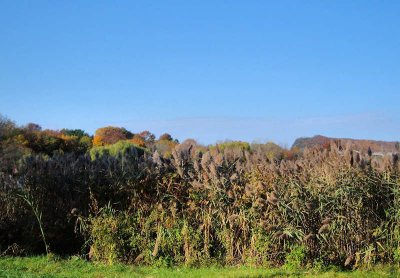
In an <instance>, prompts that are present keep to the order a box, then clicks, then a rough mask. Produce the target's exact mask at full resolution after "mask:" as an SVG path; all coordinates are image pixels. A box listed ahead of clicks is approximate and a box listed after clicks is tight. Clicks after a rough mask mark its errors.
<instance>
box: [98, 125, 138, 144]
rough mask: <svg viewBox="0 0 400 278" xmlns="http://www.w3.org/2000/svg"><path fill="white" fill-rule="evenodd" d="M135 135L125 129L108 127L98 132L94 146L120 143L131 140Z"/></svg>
mask: <svg viewBox="0 0 400 278" xmlns="http://www.w3.org/2000/svg"><path fill="white" fill-rule="evenodd" d="M132 136H133V134H132V133H131V132H130V131H128V130H126V129H125V128H123V127H114V126H106V127H102V128H99V129H97V130H96V133H95V135H94V137H93V146H106V145H111V144H115V143H117V142H118V141H121V140H126V139H131V138H132Z"/></svg>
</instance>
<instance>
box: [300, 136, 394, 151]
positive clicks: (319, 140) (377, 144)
mask: <svg viewBox="0 0 400 278" xmlns="http://www.w3.org/2000/svg"><path fill="white" fill-rule="evenodd" d="M331 142H334V143H337V144H339V145H341V146H342V147H346V146H349V147H351V149H354V150H358V151H361V152H367V151H368V148H371V151H372V152H374V153H387V152H398V151H399V146H400V145H399V142H388V141H375V140H360V139H349V138H330V137H325V136H322V135H316V136H314V137H302V138H298V139H296V141H295V142H294V143H293V146H292V147H297V148H300V149H304V148H310V147H318V146H320V147H327V146H329V145H330V144H331Z"/></svg>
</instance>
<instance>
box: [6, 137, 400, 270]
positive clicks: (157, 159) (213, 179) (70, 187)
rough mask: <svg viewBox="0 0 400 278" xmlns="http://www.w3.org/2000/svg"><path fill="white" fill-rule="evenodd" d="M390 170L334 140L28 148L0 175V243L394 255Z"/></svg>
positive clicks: (395, 219)
mask: <svg viewBox="0 0 400 278" xmlns="http://www.w3.org/2000/svg"><path fill="white" fill-rule="evenodd" d="M399 170H400V169H399V165H398V157H397V155H396V154H393V155H391V156H386V157H379V158H376V157H371V156H370V155H368V154H367V153H366V154H363V153H359V152H357V151H356V150H351V149H345V150H343V149H342V148H341V146H337V145H335V144H332V145H331V146H330V147H329V148H326V149H322V150H321V149H311V150H305V151H304V152H303V153H302V154H301V155H300V156H299V157H296V158H293V159H290V160H288V159H281V158H279V159H271V156H269V155H266V154H265V153H263V152H260V151H252V150H251V149H247V148H241V147H240V146H239V147H231V148H223V149H220V148H218V147H217V148H209V149H204V148H198V147H197V145H196V144H195V143H194V142H190V141H188V142H186V143H184V144H181V145H178V146H177V147H176V148H175V149H174V151H173V152H172V156H171V157H163V156H161V155H159V154H158V153H157V152H155V153H152V154H149V153H146V152H145V153H143V154H138V153H137V152H136V151H135V150H134V149H133V150H132V151H128V152H127V153H125V154H123V155H122V154H121V155H117V156H110V155H104V156H102V157H97V158H94V159H92V158H90V156H88V155H86V156H76V155H60V156H54V157H52V158H44V157H41V156H32V157H28V158H26V159H25V160H24V161H23V163H21V165H20V167H19V169H18V170H17V171H15V173H14V174H12V175H7V174H5V173H2V174H1V175H0V192H1V195H0V199H1V202H0V209H1V213H0V215H1V217H0V221H1V225H0V249H6V248H7V247H8V246H10V245H12V244H13V243H17V244H19V245H20V246H22V247H23V248H24V249H25V250H27V252H38V251H40V250H43V248H44V247H46V248H48V247H49V248H50V250H51V251H53V252H62V251H67V252H78V251H80V252H83V253H84V254H87V255H88V257H90V258H91V259H93V260H99V261H104V262H108V263H113V262H116V261H124V262H130V263H136V264H155V265H157V264H187V265H203V264H212V263H218V264H224V265H226V264H228V265H235V264H252V265H282V264H291V263H293V262H296V264H297V265H312V264H315V263H321V262H322V263H325V264H335V265H342V266H347V267H354V266H355V267H357V266H369V265H371V264H374V263H378V262H384V263H385V262H400V225H399V224H400V209H399V202H400V192H399V185H400V180H399V178H400V175H399ZM23 192H29V194H30V195H29V196H31V198H34V199H33V200H34V203H35V209H37V213H40V215H41V219H40V221H42V223H41V225H40V226H39V227H38V225H37V221H35V218H34V217H33V216H32V209H31V210H30V209H29V206H27V205H26V204H25V203H26V202H25V203H24V202H23V200H20V199H19V198H18V196H19V195H18V194H21V193H23ZM15 193H18V194H15ZM42 228H43V229H42ZM38 229H41V230H42V231H45V233H46V240H47V243H46V245H45V246H44V244H43V243H40V238H41V233H39V230H38ZM32 231H33V232H32Z"/></svg>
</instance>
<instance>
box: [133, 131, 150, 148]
mask: <svg viewBox="0 0 400 278" xmlns="http://www.w3.org/2000/svg"><path fill="white" fill-rule="evenodd" d="M129 141H130V142H132V143H133V144H135V145H136V146H139V147H143V148H144V147H146V142H145V140H144V139H143V137H141V136H140V135H138V134H136V135H134V136H133V138H132V139H130V140H129Z"/></svg>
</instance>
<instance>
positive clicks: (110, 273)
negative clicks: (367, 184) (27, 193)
mask: <svg viewBox="0 0 400 278" xmlns="http://www.w3.org/2000/svg"><path fill="white" fill-rule="evenodd" d="M315 276H318V277H400V272H399V269H398V268H394V267H387V266H385V267H375V268H374V269H372V270H368V271H367V270H357V271H352V272H343V271H335V270H326V271H314V270H299V271H293V270H285V269H263V268H251V267H226V268H217V267H212V268H153V267H131V266H126V265H113V266H106V265H101V264H93V263H90V262H86V261H84V260H81V259H79V258H75V257H73V258H70V259H63V260H58V259H49V258H47V257H30V258H10V257H4V258H0V277H26V278H27V277H98V278H100V277H207V278H210V277H315Z"/></svg>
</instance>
